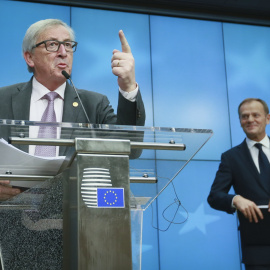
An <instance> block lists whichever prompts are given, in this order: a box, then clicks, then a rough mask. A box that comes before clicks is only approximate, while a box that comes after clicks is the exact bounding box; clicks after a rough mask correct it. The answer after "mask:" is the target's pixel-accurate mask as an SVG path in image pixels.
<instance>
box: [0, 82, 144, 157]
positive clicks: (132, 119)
mask: <svg viewBox="0 0 270 270" xmlns="http://www.w3.org/2000/svg"><path fill="white" fill-rule="evenodd" d="M31 93H32V79H31V80H30V81H29V82H27V83H18V84H15V85H10V86H6V87H2V88H0V119H14V120H29V110H30V98H31ZM78 94H79V95H80V98H81V100H82V103H83V105H84V107H85V110H86V112H87V115H88V117H89V119H90V122H91V124H112V125H114V124H116V125H133V126H142V125H144V122H145V110H144V104H143V101H142V97H141V94H140V91H139V92H138V95H137V98H136V101H135V102H130V101H128V100H127V99H125V98H124V97H123V96H122V95H121V94H120V93H119V98H118V108H117V114H115V113H114V110H113V108H112V107H111V105H110V103H109V100H108V98H107V97H106V96H105V95H102V94H99V93H96V92H92V91H87V90H81V89H78ZM73 102H77V103H78V104H79V105H78V107H74V106H73V105H72V104H73ZM62 122H71V123H87V118H86V116H85V114H84V112H83V109H82V107H81V105H80V103H79V99H78V97H77V95H76V93H75V91H74V89H73V88H72V87H71V85H70V84H69V83H67V85H66V89H65V97H64V108H63V119H62ZM2 133H3V132H2ZM20 148H21V149H22V150H24V151H27V148H26V146H21V147H20ZM64 154H65V148H64V147H61V148H60V155H64Z"/></svg>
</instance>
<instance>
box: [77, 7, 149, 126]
mask: <svg viewBox="0 0 270 270" xmlns="http://www.w3.org/2000/svg"><path fill="white" fill-rule="evenodd" d="M72 27H73V28H74V30H75V32H76V36H77V41H78V42H79V45H78V49H77V51H76V53H75V54H76V55H75V54H74V66H73V73H72V74H73V76H72V77H73V80H74V83H75V84H76V86H77V87H79V88H84V89H87V90H93V91H96V92H100V93H103V94H105V95H107V96H108V97H109V99H110V101H111V103H112V105H113V107H114V108H115V109H116V107H117V101H118V84H117V77H116V76H114V75H113V74H112V71H111V57H112V51H113V50H114V49H118V50H121V43H120V40H119V37H118V32H119V30H120V29H122V30H123V31H124V33H125V35H126V38H127V40H128V42H129V45H130V47H131V50H132V53H133V56H134V58H135V68H136V80H137V82H138V84H139V86H140V88H141V92H142V95H143V99H144V101H145V107H146V115H147V122H146V125H147V126H152V125H153V120H152V114H153V113H152V87H151V66H150V64H151V63H150V39H149V17H148V16H147V15H140V14H132V13H124V12H113V11H104V10H103V11H102V10H92V9H82V8H72Z"/></svg>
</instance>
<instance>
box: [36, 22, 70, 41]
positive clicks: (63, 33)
mask: <svg viewBox="0 0 270 270" xmlns="http://www.w3.org/2000/svg"><path fill="white" fill-rule="evenodd" d="M48 39H57V40H59V41H62V40H68V39H70V35H69V32H68V30H67V29H66V28H65V27H64V26H63V25H54V26H50V27H49V28H47V29H45V30H44V31H43V32H41V33H40V35H39V37H38V42H40V41H42V40H48Z"/></svg>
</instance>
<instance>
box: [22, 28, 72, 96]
mask: <svg viewBox="0 0 270 270" xmlns="http://www.w3.org/2000/svg"><path fill="white" fill-rule="evenodd" d="M44 40H58V41H70V40H71V39H70V35H69V32H68V30H67V29H66V28H65V27H64V26H62V25H58V26H54V27H50V28H48V29H47V30H45V31H44V32H42V33H41V34H40V35H39V37H38V40H37V43H39V42H42V41H44ZM24 57H25V60H26V62H27V63H28V65H29V66H31V67H33V68H34V75H35V78H36V79H37V80H38V81H39V82H40V83H41V84H43V85H44V86H45V87H47V88H48V89H49V90H52V91H53V90H55V89H56V88H57V87H59V86H60V85H61V84H63V83H64V82H65V80H66V79H65V77H64V76H63V75H62V73H61V72H62V71H63V70H65V71H66V72H67V73H68V74H70V73H71V70H72V62H73V52H67V51H66V50H65V47H64V45H63V44H61V45H60V48H59V50H58V51H57V52H49V51H47V50H46V48H45V44H41V45H40V46H38V47H36V48H35V49H34V51H33V52H32V53H29V52H26V53H25V55H24Z"/></svg>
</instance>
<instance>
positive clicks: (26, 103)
mask: <svg viewBox="0 0 270 270" xmlns="http://www.w3.org/2000/svg"><path fill="white" fill-rule="evenodd" d="M31 94H32V79H31V80H30V81H29V82H28V83H26V84H25V85H24V86H22V87H21V88H19V87H18V92H17V93H15V94H14V95H13V96H12V112H13V116H14V119H15V120H29V112H30V100H31Z"/></svg>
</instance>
